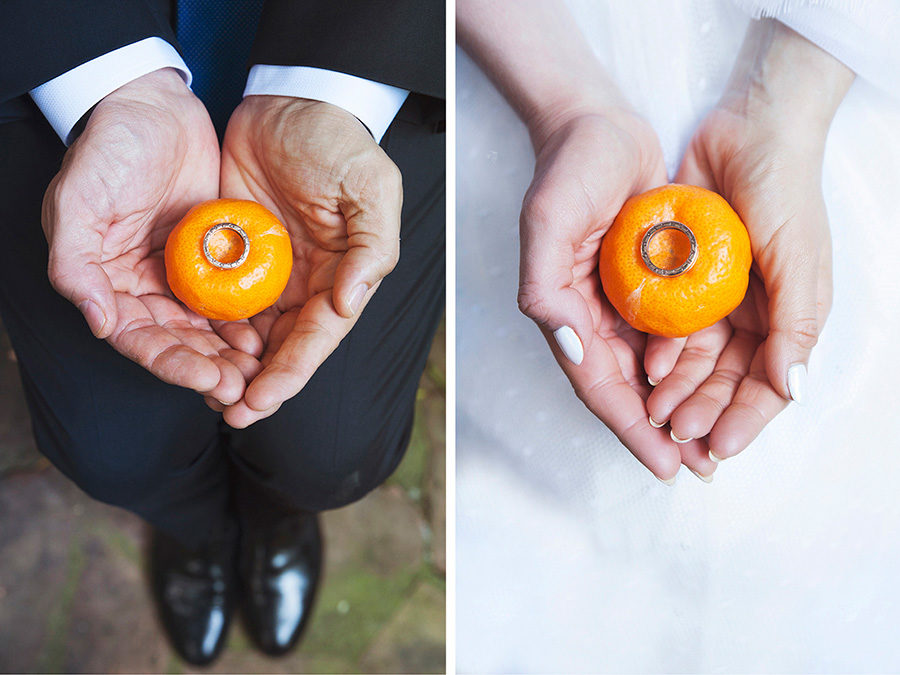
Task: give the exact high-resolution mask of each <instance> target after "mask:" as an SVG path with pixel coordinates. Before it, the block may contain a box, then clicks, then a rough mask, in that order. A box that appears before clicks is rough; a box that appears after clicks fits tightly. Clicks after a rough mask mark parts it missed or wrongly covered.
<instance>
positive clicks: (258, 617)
mask: <svg viewBox="0 0 900 675" xmlns="http://www.w3.org/2000/svg"><path fill="white" fill-rule="evenodd" d="M239 560H240V568H239V569H240V575H241V592H242V607H243V610H244V615H245V618H246V620H247V629H248V632H249V633H250V635H251V636H252V637H253V639H254V641H255V642H256V643H257V645H258V646H259V648H260V649H261V650H262V651H264V652H265V653H266V654H269V655H270V656H280V655H282V654H286V653H287V652H288V651H290V650H291V648H292V647H293V646H294V645H296V644H297V641H298V640H299V639H300V635H301V633H302V632H303V627H304V626H305V625H306V622H307V621H308V620H309V616H310V614H311V613H312V606H313V601H314V600H315V595H316V589H317V588H318V586H319V576H320V572H321V568H322V536H321V533H320V531H319V519H318V517H317V516H316V515H315V514H310V513H299V514H298V513H283V514H280V515H279V516H277V517H274V518H271V519H269V520H268V521H260V520H259V519H249V520H247V519H242V523H241V544H240V554H239Z"/></svg>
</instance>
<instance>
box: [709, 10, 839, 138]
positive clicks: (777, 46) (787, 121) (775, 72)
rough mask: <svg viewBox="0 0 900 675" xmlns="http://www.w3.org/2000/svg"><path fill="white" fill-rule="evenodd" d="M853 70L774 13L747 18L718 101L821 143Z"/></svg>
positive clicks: (780, 130)
mask: <svg viewBox="0 0 900 675" xmlns="http://www.w3.org/2000/svg"><path fill="white" fill-rule="evenodd" d="M853 77H854V75H853V72H852V71H851V70H850V69H849V68H847V67H846V66H845V65H844V64H843V63H841V62H840V61H838V60H837V59H835V58H834V57H833V56H831V55H830V54H828V52H826V51H824V50H822V49H821V48H819V47H818V46H816V45H814V44H813V43H812V42H810V41H809V40H807V39H806V38H804V37H803V36H801V35H800V34H798V33H796V32H794V31H793V30H791V29H790V28H788V27H787V26H785V25H783V24H781V23H779V22H778V21H775V20H773V19H763V20H760V21H754V22H752V23H751V25H750V27H749V28H748V30H747V35H746V37H745V39H744V44H743V45H742V47H741V51H740V53H739V55H738V58H737V61H736V62H735V66H734V68H733V70H732V73H731V77H730V78H729V81H728V84H727V86H726V88H725V92H724V93H723V95H722V98H721V99H720V101H719V104H718V105H719V107H720V108H724V109H726V110H728V111H729V112H731V113H734V114H737V115H740V116H742V117H745V118H747V119H749V120H752V121H754V122H759V123H762V124H763V125H765V126H766V127H767V128H768V129H769V130H770V131H771V132H772V133H775V134H778V135H783V136H784V138H785V140H789V141H792V142H793V141H797V140H803V139H808V140H810V141H814V142H816V143H824V141H825V137H826V136H827V134H828V129H829V127H830V126H831V121H832V119H833V118H834V115H835V113H836V112H837V109H838V106H839V105H840V103H841V101H842V100H843V98H844V95H845V94H846V93H847V89H848V88H849V87H850V84H851V83H852V82H853Z"/></svg>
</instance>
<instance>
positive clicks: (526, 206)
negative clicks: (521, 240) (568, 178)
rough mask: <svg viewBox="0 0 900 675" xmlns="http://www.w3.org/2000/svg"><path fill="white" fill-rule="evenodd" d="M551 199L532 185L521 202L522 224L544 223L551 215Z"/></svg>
mask: <svg viewBox="0 0 900 675" xmlns="http://www.w3.org/2000/svg"><path fill="white" fill-rule="evenodd" d="M550 202H551V198H550V197H548V196H547V193H546V192H544V191H543V190H540V189H537V188H536V187H535V186H533V185H532V187H530V188H529V189H528V192H526V193H525V198H524V199H523V200H522V217H521V221H522V224H523V225H524V224H527V223H541V222H546V221H547V219H548V218H549V217H550V213H551V209H552V206H551V203H550Z"/></svg>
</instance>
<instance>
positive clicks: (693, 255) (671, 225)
mask: <svg viewBox="0 0 900 675" xmlns="http://www.w3.org/2000/svg"><path fill="white" fill-rule="evenodd" d="M662 230H678V231H679V232H681V233H682V234H683V235H684V236H686V237H687V238H688V241H689V242H690V244H691V252H690V253H688V257H687V260H685V261H684V262H683V263H681V264H680V265H679V266H678V267H676V268H675V269H671V270H667V269H664V268H662V267H657V266H656V265H654V264H653V261H652V260H650V240H651V239H653V237H654V235H656V233H657V232H661V231H662ZM641 257H642V258H643V259H644V264H645V265H646V266H647V267H648V268H649V269H650V271H651V272H653V273H654V274H658V275H659V276H661V277H677V276H678V275H679V274H684V273H685V272H687V271H688V270H689V269H691V267H692V266H693V264H694V261H695V260H696V259H697V237H695V236H694V233H693V232H691V228H689V227H688V226H687V225H685V224H684V223H679V222H678V221H677V220H667V221H665V222H662V223H657V224H656V225H653V226H652V227H651V228H650V229H648V230H647V232H646V233H645V234H644V238H643V239H642V240H641Z"/></svg>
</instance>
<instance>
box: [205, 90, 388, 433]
mask: <svg viewBox="0 0 900 675" xmlns="http://www.w3.org/2000/svg"><path fill="white" fill-rule="evenodd" d="M221 195H222V196H223V197H231V198H238V199H252V200H255V201H257V202H259V203H261V204H263V205H264V206H266V207H267V208H268V209H270V210H271V211H272V212H273V213H274V214H275V215H276V216H278V218H279V219H280V220H281V222H282V223H284V225H285V226H286V227H287V229H288V232H289V233H290V235H291V245H292V246H293V250H294V268H293V271H292V273H291V278H290V280H289V281H288V285H287V288H286V289H285V291H284V293H283V294H282V295H281V297H280V298H279V299H278V301H277V302H276V303H275V305H274V306H273V307H271V308H269V309H268V310H266V311H264V312H262V313H261V314H259V315H257V316H255V317H253V318H252V319H251V320H250V323H251V325H252V326H253V327H254V328H255V329H256V331H257V332H258V334H259V337H260V339H261V340H262V342H263V344H264V345H265V349H264V353H263V356H262V362H263V364H264V366H265V368H264V369H263V371H262V372H261V373H260V374H259V375H257V376H256V377H255V378H254V379H253V380H252V381H251V382H250V384H249V385H248V387H247V391H246V393H245V394H244V398H243V399H242V400H241V401H240V402H239V403H237V404H236V405H232V406H230V407H228V408H226V409H225V410H224V415H225V421H226V422H228V423H229V424H230V425H231V426H233V427H237V428H242V427H246V426H248V425H250V424H252V423H253V422H255V421H257V420H259V419H262V418H264V417H267V416H269V415H271V414H272V413H274V412H275V411H276V410H277V409H278V408H279V406H281V404H282V403H283V402H284V401H286V400H287V399H289V398H291V397H292V396H294V395H295V394H297V393H298V392H299V391H300V390H301V389H303V387H304V386H305V385H306V383H307V382H308V381H309V379H310V377H312V375H313V373H315V372H316V370H317V369H318V367H319V366H320V365H321V364H322V363H323V362H324V361H325V359H326V358H328V356H329V355H330V354H331V353H332V352H333V351H334V350H335V348H337V346H338V344H339V343H340V341H341V340H342V339H343V338H344V337H345V336H346V335H347V333H349V332H350V329H351V328H353V325H354V324H355V323H356V320H357V319H358V318H359V315H360V313H361V312H362V311H363V309H364V308H365V306H366V304H367V303H368V301H369V299H370V298H371V297H372V294H373V293H374V292H375V291H376V289H377V288H378V285H379V284H380V283H381V280H382V279H383V278H384V277H385V276H386V275H387V274H388V273H389V272H390V271H391V270H392V269H393V268H394V265H396V263H397V260H398V257H399V254H400V210H401V206H402V201H403V190H402V183H401V177H400V171H399V170H398V169H397V167H396V166H395V165H394V163H393V162H391V160H390V159H389V158H388V156H387V155H386V154H385V153H384V151H382V150H381V148H380V147H378V144H377V143H375V141H374V140H373V138H372V136H371V135H370V134H369V132H368V131H367V130H366V128H365V127H364V126H363V125H362V124H361V123H360V122H359V120H357V119H356V118H355V117H353V116H352V115H351V114H349V113H347V112H346V111H344V110H342V109H340V108H337V107H335V106H332V105H329V104H327V103H321V102H317V101H308V100H304V99H297V98H290V97H281V96H248V97H247V98H245V99H244V101H243V102H242V103H241V105H240V106H238V108H237V110H235V112H234V114H233V115H232V117H231V120H230V121H229V123H228V130H227V132H226V134H225V143H224V146H223V149H222V174H221ZM212 404H213V406H214V407H215V404H214V403H212Z"/></svg>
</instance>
